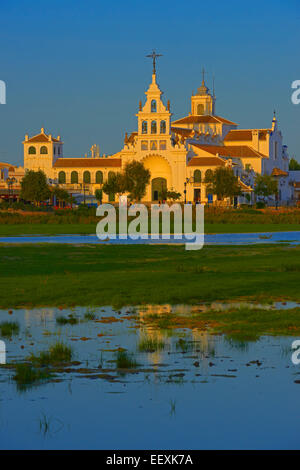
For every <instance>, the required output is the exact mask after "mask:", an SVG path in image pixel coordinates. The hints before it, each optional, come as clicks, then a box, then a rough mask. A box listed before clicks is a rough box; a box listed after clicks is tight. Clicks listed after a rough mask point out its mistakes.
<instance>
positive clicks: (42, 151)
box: [40, 145, 48, 155]
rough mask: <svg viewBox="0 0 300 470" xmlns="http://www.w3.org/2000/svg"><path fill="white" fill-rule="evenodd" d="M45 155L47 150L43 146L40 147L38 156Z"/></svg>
mask: <svg viewBox="0 0 300 470" xmlns="http://www.w3.org/2000/svg"><path fill="white" fill-rule="evenodd" d="M46 153H48V149H47V147H46V146H45V145H43V147H41V150H40V154H41V155H46Z"/></svg>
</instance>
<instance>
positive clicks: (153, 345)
mask: <svg viewBox="0 0 300 470" xmlns="http://www.w3.org/2000/svg"><path fill="white" fill-rule="evenodd" d="M165 346H166V344H165V343H164V341H163V340H161V339H158V338H157V337H155V338H150V337H149V336H144V337H142V338H141V340H140V342H139V344H138V350H139V351H140V352H155V351H162V350H163V349H164V348H165Z"/></svg>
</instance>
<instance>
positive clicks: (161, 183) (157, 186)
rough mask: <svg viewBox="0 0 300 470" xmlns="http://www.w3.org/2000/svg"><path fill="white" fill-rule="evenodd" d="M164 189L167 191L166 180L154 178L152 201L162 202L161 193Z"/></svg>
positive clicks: (152, 182)
mask: <svg viewBox="0 0 300 470" xmlns="http://www.w3.org/2000/svg"><path fill="white" fill-rule="evenodd" d="M164 189H167V180H166V178H153V180H152V181H151V194H152V201H159V200H161V199H162V197H161V192H162V190H164Z"/></svg>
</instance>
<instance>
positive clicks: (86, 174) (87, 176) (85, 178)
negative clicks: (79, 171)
mask: <svg viewBox="0 0 300 470" xmlns="http://www.w3.org/2000/svg"><path fill="white" fill-rule="evenodd" d="M83 182H84V183H90V182H91V173H90V172H89V171H84V172H83Z"/></svg>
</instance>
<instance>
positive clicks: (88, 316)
mask: <svg viewBox="0 0 300 470" xmlns="http://www.w3.org/2000/svg"><path fill="white" fill-rule="evenodd" d="M83 318H84V319H85V320H86V321H93V320H96V318H97V317H96V315H95V314H94V313H93V312H86V313H85V314H84V317H83Z"/></svg>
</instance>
